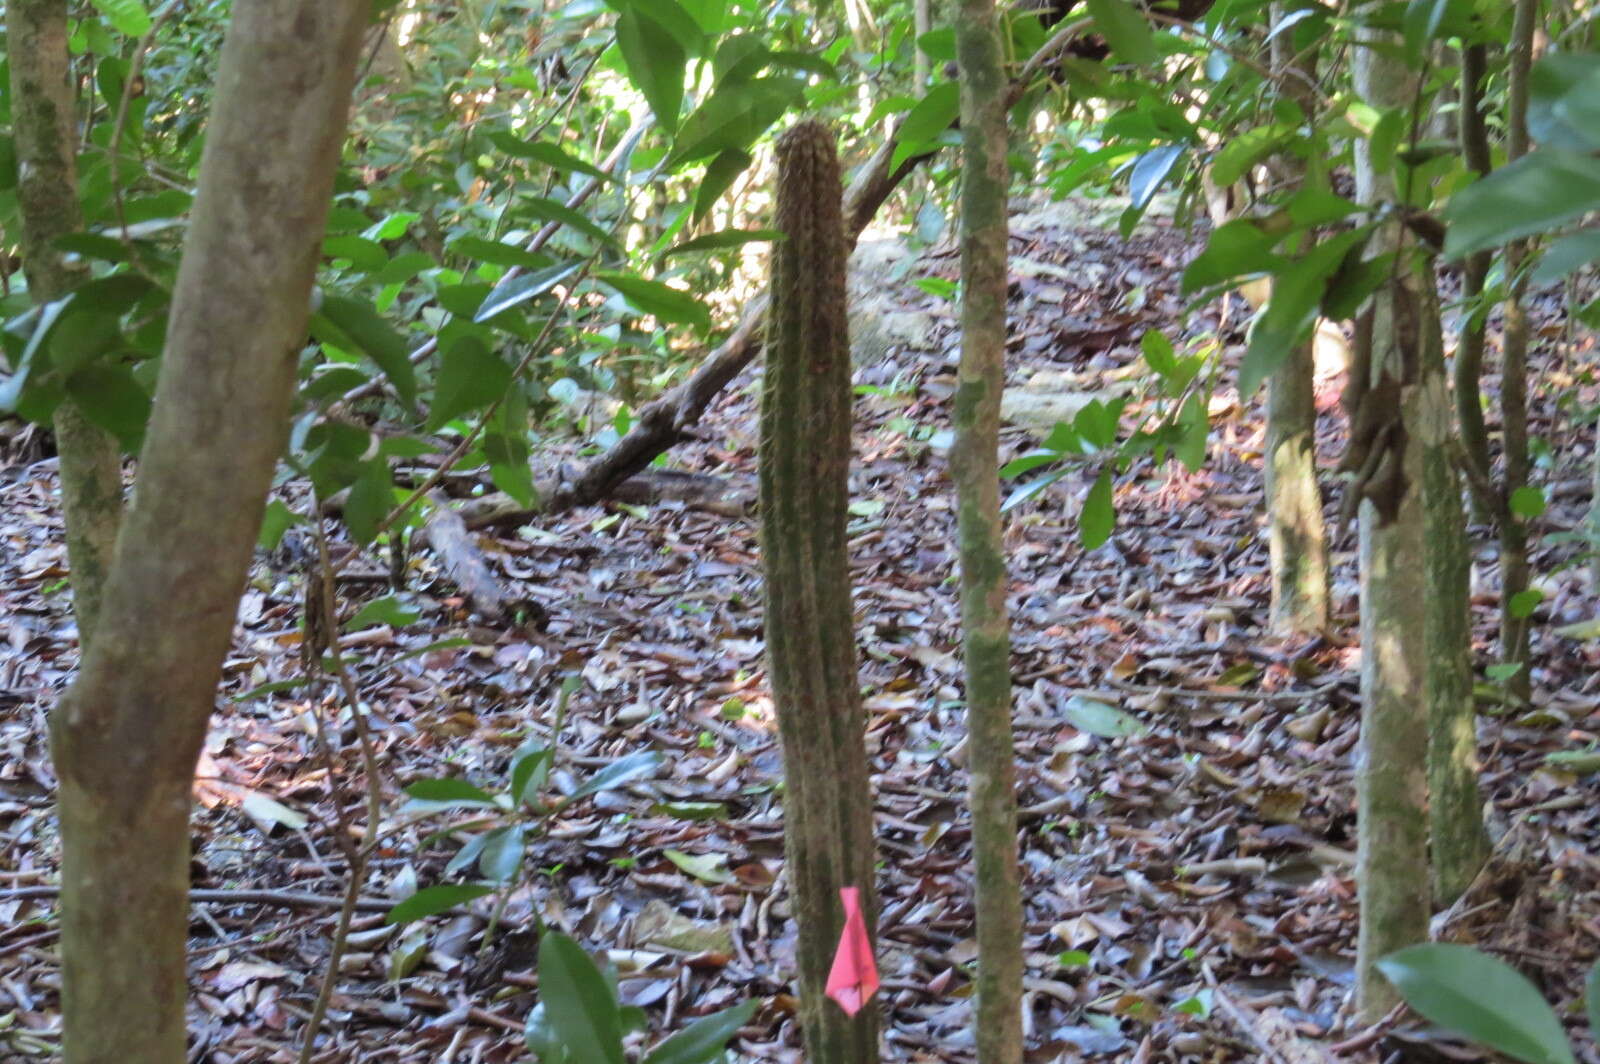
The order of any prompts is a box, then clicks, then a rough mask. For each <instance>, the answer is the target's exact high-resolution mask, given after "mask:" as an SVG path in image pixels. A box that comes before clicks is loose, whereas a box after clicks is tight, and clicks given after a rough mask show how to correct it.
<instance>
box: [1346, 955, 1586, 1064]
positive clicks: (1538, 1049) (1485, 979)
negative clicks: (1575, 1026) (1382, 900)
mask: <svg viewBox="0 0 1600 1064" xmlns="http://www.w3.org/2000/svg"><path fill="white" fill-rule="evenodd" d="M1378 970H1379V971H1381V972H1382V973H1383V974H1384V976H1385V977H1386V978H1387V979H1388V980H1389V982H1391V983H1393V984H1394V985H1395V987H1396V989H1398V990H1399V991H1400V994H1401V996H1402V997H1404V998H1405V999H1406V1003H1407V1004H1409V1005H1410V1006H1411V1007H1412V1008H1413V1009H1415V1010H1417V1012H1419V1013H1421V1014H1422V1015H1423V1016H1425V1017H1426V1018H1428V1019H1429V1020H1432V1021H1433V1022H1434V1023H1437V1024H1439V1025H1440V1026H1442V1027H1448V1028H1451V1029H1452V1030H1455V1031H1458V1032H1460V1033H1461V1034H1463V1035H1465V1036H1466V1037H1468V1038H1470V1039H1472V1040H1473V1041H1475V1042H1480V1043H1482V1044H1483V1045H1486V1046H1488V1047H1490V1048H1491V1049H1495V1050H1497V1051H1499V1052H1501V1053H1505V1054H1506V1055H1508V1056H1511V1057H1515V1058H1516V1059H1517V1060H1521V1061H1526V1062H1528V1064H1573V1056H1572V1048H1571V1047H1570V1046H1569V1045H1568V1043H1567V1036H1566V1031H1565V1030H1564V1029H1563V1028H1562V1026H1561V1021H1560V1020H1558V1019H1557V1018H1556V1015H1555V1013H1554V1012H1553V1011H1552V1010H1551V1008H1550V1006H1549V1005H1548V1004H1546V1003H1545V1001H1544V999H1543V998H1542V997H1540V996H1539V991H1538V990H1536V989H1535V988H1534V986H1533V984H1532V983H1530V982H1528V980H1527V979H1525V978H1524V977H1523V976H1522V975H1521V974H1520V973H1518V972H1517V971H1516V970H1515V969H1513V968H1511V967H1510V966H1509V965H1507V964H1505V963H1504V962H1502V961H1499V960H1496V959H1495V958H1493V957H1491V956H1489V955H1488V954H1486V953H1483V952H1480V951H1479V950H1475V949H1473V948H1472V947H1470V946H1460V945H1455V944H1453V943H1444V942H1432V943H1426V944H1423V945H1420V946H1411V947H1408V948H1406V949H1403V950H1400V951H1399V952H1397V953H1391V954H1389V956H1387V957H1384V958H1383V959H1381V960H1380V961H1378Z"/></svg>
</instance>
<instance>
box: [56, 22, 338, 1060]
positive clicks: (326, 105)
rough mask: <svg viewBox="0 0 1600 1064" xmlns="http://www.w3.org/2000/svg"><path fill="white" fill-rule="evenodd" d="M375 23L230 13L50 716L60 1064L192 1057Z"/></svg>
mask: <svg viewBox="0 0 1600 1064" xmlns="http://www.w3.org/2000/svg"><path fill="white" fill-rule="evenodd" d="M367 11H368V5H367V3H366V2H365V0H338V2H330V0H236V2H235V3H234V7H233V15H232V19H231V22H230V25H229V29H228V34H227V40H226V43H225V44H224V47H223V52H222V57H221V61H220V69H219V74H218V79H217V86H216V90H215V100H216V103H215V106H214V110H213V115H212V118H211V122H210V125H209V128H208V131H207V139H206V147H205V154H204V156H203V158H202V162H201V169H200V185H199V191H198V194H197V196H196V199H195V205H194V212H193V216H192V218H191V221H190V226H189V231H188V236H187V238H186V240H185V242H184V254H183V262H182V266H181V267H180V269H179V273H178V279H177V285H176V290H175V292H174V297H173V304H172V312H171V317H170V321H169V325H168V330H167V342H166V350H165V353H164V357H163V366H162V371H161V377H160V381H159V383H158V386H157V390H156V397H155V403H154V407H153V412H152V416H151V422H150V427H149V430H148V433H147V436H146V443H145V447H144V451H143V454H142V455H141V459H140V474H139V483H138V490H137V492H136V493H135V497H134V502H133V505H132V507H131V508H130V509H129V511H128V515H127V519H126V521H125V522H124V527H123V529H122V532H121V535H120V536H119V538H118V541H117V551H116V555H115V559H114V562H113V564H112V566H111V570H110V573H109V576H108V579H107V583H106V588H105V597H104V602H103V604H102V608H101V614H100V621H99V625H98V627H97V629H96V632H95V638H94V641H93V643H91V644H90V646H89V649H88V653H87V655H86V656H85V658H84V662H83V667H82V669H81V671H80V673H79V675H78V677H77V679H76V680H75V681H74V683H73V684H72V686H71V687H70V688H69V689H68V691H67V693H66V694H65V695H64V696H63V697H62V700H61V703H60V704H59V705H58V706H57V708H56V711H55V713H54V714H53V716H52V718H51V725H52V728H51V730H52V740H53V750H54V755H55V761H56V768H57V774H58V776H59V777H60V781H61V783H60V812H61V829H62V848H63V853H62V869H61V927H62V972H63V986H62V1011H63V1018H64V1027H65V1032H64V1049H65V1059H66V1060H67V1062H68V1064H112V1062H116V1064H179V1062H181V1061H183V1060H184V989H185V986H186V977H185V957H184V940H185V934H186V930H187V891H188V886H189V883H188V879H189V867H188V866H189V842H188V821H189V788H190V785H191V782H192V779H193V773H194V765H195V759H196V757H197V756H198V753H199V749H200V744H201V741H202V740H203V738H204V736H205V731H206V723H207V719H208V718H209V716H210V714H211V710H212V708H213V704H214V700H215V695H216V687H217V683H218V680H219V678H220V673H221V662H222V656H223V654H224V652H225V651H226V649H227V646H228V642H229V639H230V636H231V630H232V625H233V618H234V614H235V611H236V609H237V605H238V599H239V593H240V591H241V590H242V587H243V582H244V575H245V567H246V565H247V564H248V562H249V558H250V551H251V548H252V545H253V544H254V542H255V538H256V534H257V531H258V529H259V526H260V521H261V512H262V508H263V503H264V498H265V494H266V490H267V487H268V486H269V482H270V478H271V475H272V470H273V467H274V465H275V464H276V462H277V459H278V457H279V455H280V454H281V453H282V449H283V445H284V442H285V436H286V433H287V416H288V410H289V399H290V395H291V391H292V388H293V384H294V378H295V371H296V366H297V362H298V355H299V350H300V346H301V343H302V341H303V337H304V336H305V325H306V319H307V315H308V310H309V296H310V289H311V283H312V278H313V274H314V271H315V268H316V263H317V255H318V248H319V246H320V244H321V240H322V233H323V228H324V223H325V219H326V214H327V209H328V203H329V199H330V195H331V191H332V183H333V173H334V169H335V167H336V166H337V163H338V158H339V149H340V144H341V140H342V137H343V133H344V126H345V117H346V113H347V110H348V102H349V97H350V90H351V85H352V82H353V80H354V71H355V64H356V59H357V56H358V53H359V44H360V41H361V36H362V31H363V30H364V29H365V27H366V24H367ZM268 95H270V100H271V106H263V105H262V101H263V99H264V98H265V97H266V96H268Z"/></svg>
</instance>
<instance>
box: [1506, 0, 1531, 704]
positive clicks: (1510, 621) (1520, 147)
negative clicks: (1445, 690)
mask: <svg viewBox="0 0 1600 1064" xmlns="http://www.w3.org/2000/svg"><path fill="white" fill-rule="evenodd" d="M1538 19H1539V3H1538V0H1517V5H1516V14H1515V16H1514V17H1513V20H1512V29H1511V47H1510V71H1509V73H1508V84H1507V90H1506V95H1507V99H1506V162H1507V163H1513V162H1516V161H1517V160H1518V159H1520V158H1522V156H1524V155H1526V154H1527V153H1528V80H1529V72H1530V70H1531V68H1532V66H1533V34H1534V30H1535V28H1536V24H1537V22H1538ZM1527 257H1528V242H1527V241H1525V240H1514V241H1512V242H1511V243H1510V244H1507V245H1506V251H1505V262H1506V301H1505V306H1504V310H1503V314H1504V317H1505V336H1504V339H1503V340H1502V342H1501V343H1502V358H1501V364H1500V432H1501V448H1502V450H1503V451H1504V453H1505V483H1504V496H1505V498H1506V499H1507V500H1508V501H1509V500H1510V499H1511V498H1512V497H1513V496H1514V495H1515V494H1516V493H1517V490H1518V489H1519V488H1522V487H1525V486H1527V483H1528V472H1529V469H1530V461H1529V454H1528V340H1529V335H1530V333H1531V331H1532V327H1531V326H1530V324H1529V322H1528V311H1527V305H1526V304H1527V299H1526V297H1527V290H1528V279H1527V276H1526V274H1525V272H1524V270H1523V268H1522V267H1523V264H1524V262H1525V261H1526V260H1527ZM1527 589H1528V526H1527V524H1526V522H1525V521H1524V519H1523V518H1521V517H1519V516H1518V515H1517V514H1516V513H1515V512H1514V511H1511V510H1510V509H1508V510H1507V512H1506V513H1505V514H1504V515H1503V520H1502V521H1501V522H1500V654H1501V657H1502V658H1503V659H1504V660H1505V662H1506V663H1507V664H1517V665H1521V666H1522V667H1521V668H1520V669H1518V670H1517V672H1516V674H1515V675H1513V676H1512V677H1511V678H1510V679H1509V680H1508V681H1507V683H1506V690H1507V693H1508V694H1509V695H1510V696H1511V697H1512V698H1513V699H1515V700H1517V701H1519V702H1521V703H1524V704H1526V703H1527V701H1528V699H1529V697H1530V696H1531V695H1532V693H1533V677H1532V676H1531V675H1530V672H1529V670H1530V669H1531V668H1532V665H1533V662H1532V659H1531V657H1530V654H1529V650H1530V642H1531V641H1530V638H1529V637H1530V634H1531V625H1530V624H1529V623H1528V617H1526V616H1522V617H1518V616H1516V613H1517V611H1516V610H1515V609H1513V604H1514V603H1515V602H1516V599H1517V596H1518V595H1520V594H1521V593H1522V592H1524V591H1526V590H1527Z"/></svg>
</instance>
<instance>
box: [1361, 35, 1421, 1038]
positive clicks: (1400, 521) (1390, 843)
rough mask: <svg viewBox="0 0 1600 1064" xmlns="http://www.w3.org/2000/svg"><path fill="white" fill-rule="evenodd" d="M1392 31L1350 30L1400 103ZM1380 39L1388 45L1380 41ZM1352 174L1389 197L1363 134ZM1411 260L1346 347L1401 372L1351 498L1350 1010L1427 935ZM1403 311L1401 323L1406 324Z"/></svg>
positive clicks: (1381, 98)
mask: <svg viewBox="0 0 1600 1064" xmlns="http://www.w3.org/2000/svg"><path fill="white" fill-rule="evenodd" d="M1394 40H1395V38H1394V37H1393V35H1392V34H1378V33H1373V34H1370V35H1369V36H1368V37H1367V38H1366V40H1365V41H1362V42H1358V44H1357V47H1356V50H1355V56H1354V63H1355V83H1356V91H1357V92H1358V93H1359V94H1360V96H1361V97H1362V98H1363V99H1364V100H1365V101H1366V102H1367V103H1368V104H1370V105H1372V106H1373V107H1376V108H1379V109H1384V108H1390V107H1395V106H1400V105H1401V104H1403V103H1404V102H1406V101H1409V100H1410V98H1411V95H1412V91H1413V88H1412V78H1411V75H1410V74H1409V72H1408V71H1407V70H1406V68H1405V66H1404V64H1403V62H1402V61H1401V60H1400V59H1399V57H1398V48H1397V47H1395V46H1394V44H1393V43H1392V42H1393V41H1394ZM1385 46H1386V47H1385ZM1356 182H1357V189H1358V198H1359V199H1360V200H1361V201H1362V202H1363V203H1369V204H1377V203H1381V202H1392V201H1393V200H1394V199H1395V188H1394V181H1393V178H1392V176H1391V175H1390V174H1389V173H1387V172H1385V173H1379V172H1377V171H1375V170H1374V168H1373V164H1372V157H1371V146H1370V142H1368V141H1366V140H1364V139H1363V140H1358V141H1357V142H1356ZM1373 243H1374V245H1376V246H1375V247H1374V249H1373V250H1374V252H1375V253H1382V252H1385V251H1396V252H1399V253H1400V254H1401V256H1402V259H1401V261H1404V260H1405V253H1406V251H1407V248H1406V246H1405V232H1404V230H1403V228H1402V227H1401V226H1400V224H1399V223H1397V222H1396V223H1391V224H1390V225H1388V226H1387V227H1386V228H1385V229H1384V230H1383V232H1382V233H1381V234H1380V236H1379V238H1377V239H1375V240H1374V242H1373ZM1411 283H1413V281H1412V278H1411V274H1410V271H1409V270H1407V269H1406V268H1405V267H1403V266H1398V265H1397V267H1396V274H1395V276H1394V278H1393V279H1392V280H1391V281H1390V282H1388V283H1387V284H1386V285H1384V286H1383V287H1382V288H1380V289H1379V290H1378V292H1377V293H1376V294H1375V295H1374V296H1373V299H1372V307H1371V309H1370V311H1369V313H1371V315H1372V327H1371V328H1370V329H1363V330H1361V332H1362V334H1363V336H1364V337H1365V338H1366V340H1367V342H1366V343H1365V344H1363V345H1362V346H1361V347H1358V349H1357V350H1356V352H1355V357H1356V358H1358V359H1365V360H1366V363H1365V364H1366V365H1367V366H1368V367H1370V369H1369V377H1368V379H1369V380H1373V381H1377V380H1379V379H1380V376H1381V375H1382V374H1384V373H1388V374H1390V375H1391V376H1392V377H1394V378H1395V379H1396V380H1397V381H1399V382H1400V402H1399V407H1400V409H1399V421H1398V426H1397V432H1396V433H1395V436H1394V438H1393V439H1392V442H1391V444H1390V445H1391V446H1392V447H1393V449H1394V450H1393V452H1392V453H1391V454H1390V455H1389V456H1388V457H1386V458H1385V462H1386V463H1391V462H1392V463H1394V465H1395V468H1396V470H1397V472H1398V473H1399V475H1400V477H1401V478H1402V479H1401V480H1399V481H1398V482H1396V484H1395V487H1394V492H1395V494H1396V495H1398V498H1392V501H1391V503H1390V507H1389V509H1390V512H1389V513H1388V514H1385V513H1382V512H1380V511H1379V509H1378V507H1377V506H1376V505H1375V503H1374V502H1373V501H1371V500H1370V499H1368V500H1364V501H1363V502H1362V503H1361V511H1360V521H1361V533H1360V538H1361V650H1362V653H1361V694H1362V703H1363V706H1362V714H1361V738H1360V745H1359V752H1358V754H1357V758H1356V801H1357V806H1358V813H1357V836H1356V852H1357V857H1356V881H1357V890H1358V894H1359V897H1360V904H1361V926H1360V930H1359V933H1358V936H1357V944H1356V953H1357V956H1356V1011H1357V1017H1358V1019H1357V1022H1359V1023H1374V1022H1377V1020H1379V1019H1381V1018H1382V1017H1383V1016H1384V1015H1385V1014H1386V1013H1387V1012H1388V1011H1389V1010H1390V1009H1391V1008H1393V1007H1394V1006H1395V1005H1396V1004H1397V1003H1398V1002H1399V1000H1400V998H1399V995H1398V993H1397V991H1396V990H1395V988H1394V987H1393V986H1392V985H1391V984H1390V983H1389V981H1388V980H1387V979H1385V978H1384V977H1383V975H1382V974H1381V973H1380V972H1379V971H1378V969H1377V966H1376V962H1377V961H1378V960H1379V959H1380V958H1382V957H1384V956H1387V955H1388V954H1390V953H1393V952H1394V951H1395V950H1398V949H1400V948H1402V947H1404V946H1409V945H1412V944H1414V943H1417V942H1423V941H1426V940H1427V937H1428V914H1429V907H1428V906H1429V893H1428V890H1429V887H1428V837H1427V822H1426V816H1427V814H1426V811H1425V810H1426V805H1427V776H1426V768H1425V766H1426V761H1427V743H1428V732H1427V711H1426V708H1425V706H1424V704H1423V700H1422V699H1420V698H1418V697H1417V696H1418V694H1419V693H1420V692H1421V691H1422V690H1423V684H1424V667H1425V666H1424V661H1425V659H1424V657H1423V653H1424V631H1425V628H1424V616H1425V613H1424V598H1423V596H1424V594H1425V586H1426V581H1425V579H1424V573H1423V559H1424V558H1425V553H1424V549H1423V512H1422V496H1421V490H1420V488H1421V484H1422V482H1423V463H1422V449H1421V447H1420V446H1419V445H1418V442H1417V438H1416V435H1415V433H1414V431H1412V430H1414V429H1415V427H1416V425H1417V420H1418V415H1419V412H1420V411H1419V402H1420V389H1419V388H1418V387H1417V384H1416V377H1415V374H1414V373H1411V372H1408V371H1407V366H1408V364H1414V363H1413V360H1414V359H1416V357H1417V352H1416V351H1415V350H1410V351H1408V350H1406V349H1405V348H1406V346H1407V344H1408V343H1415V337H1416V329H1415V324H1414V323H1415V322H1416V321H1417V320H1418V317H1419V314H1420V311H1419V308H1418V305H1417V295H1416V292H1415V291H1414V290H1412V288H1411V287H1410V284H1411ZM1408 323H1410V324H1409V325H1408Z"/></svg>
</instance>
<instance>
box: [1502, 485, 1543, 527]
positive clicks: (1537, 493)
mask: <svg viewBox="0 0 1600 1064" xmlns="http://www.w3.org/2000/svg"><path fill="white" fill-rule="evenodd" d="M1507 505H1508V506H1509V507H1510V509H1511V512H1512V513H1513V514H1515V515H1517V516H1518V517H1520V518H1522V519H1523V520H1527V519H1529V518H1532V517H1538V516H1539V515H1540V514H1542V513H1544V509H1545V501H1544V491H1543V490H1541V489H1540V488H1538V487H1536V486H1535V485H1533V484H1524V485H1522V486H1521V487H1520V488H1518V489H1517V490H1516V491H1513V492H1512V493H1511V498H1510V499H1509V500H1507Z"/></svg>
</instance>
